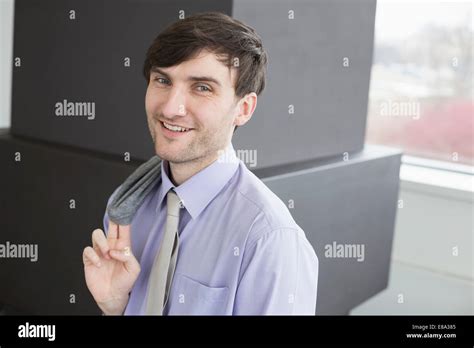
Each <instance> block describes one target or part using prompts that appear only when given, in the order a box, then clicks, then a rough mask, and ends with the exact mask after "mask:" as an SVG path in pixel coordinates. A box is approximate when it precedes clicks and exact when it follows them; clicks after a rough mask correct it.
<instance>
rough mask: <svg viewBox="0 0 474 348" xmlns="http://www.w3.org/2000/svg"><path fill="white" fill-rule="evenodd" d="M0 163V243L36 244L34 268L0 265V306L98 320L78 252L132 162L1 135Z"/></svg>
mask: <svg viewBox="0 0 474 348" xmlns="http://www.w3.org/2000/svg"><path fill="white" fill-rule="evenodd" d="M16 152H20V153H21V162H15V161H14V158H15V153H16ZM0 163H1V164H2V167H1V168H2V170H1V172H0V192H1V195H0V219H1V233H0V243H1V244H5V243H6V242H7V241H9V242H10V243H13V244H37V245H38V261H37V262H31V261H30V260H28V259H20V258H17V259H15V258H2V259H0V279H1V286H0V304H1V303H6V304H8V305H10V306H13V308H14V309H16V310H18V311H20V312H22V313H26V314H100V311H99V310H98V308H97V306H96V304H95V302H94V300H93V298H92V296H91V294H90V292H89V290H88V289H87V286H86V283H85V279H84V271H83V270H84V266H83V263H82V250H83V249H84V248H85V247H86V246H88V245H91V243H92V242H91V235H92V231H93V230H94V229H96V228H101V229H102V228H103V227H102V219H103V215H104V212H105V207H106V204H107V199H108V198H109V196H110V194H111V193H112V192H113V190H114V189H115V188H116V187H118V186H119V185H120V184H121V182H122V181H123V180H124V179H125V178H126V177H127V176H128V175H129V174H130V173H131V172H132V171H133V170H134V169H135V168H136V166H137V165H138V164H137V163H134V164H130V163H125V162H121V161H120V160H117V159H115V160H111V159H110V158H108V157H99V156H91V154H90V153H87V152H78V151H71V150H70V149H68V148H62V149H59V148H55V147H52V146H47V145H43V144H41V143H38V142H29V141H22V140H19V139H18V138H13V137H11V136H9V135H1V136H0ZM70 199H74V200H75V204H76V209H70V208H69V202H70ZM70 294H74V295H75V298H76V299H75V300H76V303H75V304H71V303H69V296H70ZM0 307H1V305H0Z"/></svg>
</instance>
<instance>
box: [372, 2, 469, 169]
mask: <svg viewBox="0 0 474 348" xmlns="http://www.w3.org/2000/svg"><path fill="white" fill-rule="evenodd" d="M472 12H473V3H472V2H471V1H443V2H441V1H420V0H418V1H400V0H398V1H388V0H378V1H377V12H376V23H375V42H374V60H373V66H372V71H371V83H370V91H369V105H368V119H367V137H366V139H367V143H372V144H381V145H387V146H394V147H398V148H401V149H403V152H404V154H405V155H410V156H417V157H423V158H425V159H434V160H441V161H446V162H451V163H457V164H464V165H469V166H473V165H474V141H473V137H474V107H473V70H472V65H473V64H472V59H473V27H472V25H473V24H472V20H473V18H472Z"/></svg>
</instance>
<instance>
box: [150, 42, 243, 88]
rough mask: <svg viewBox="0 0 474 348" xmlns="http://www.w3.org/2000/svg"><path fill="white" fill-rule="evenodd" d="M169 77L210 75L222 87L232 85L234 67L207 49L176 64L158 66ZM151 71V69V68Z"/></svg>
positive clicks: (183, 78) (180, 77)
mask: <svg viewBox="0 0 474 348" xmlns="http://www.w3.org/2000/svg"><path fill="white" fill-rule="evenodd" d="M159 69H160V70H161V71H163V72H164V73H166V74H167V75H168V76H169V77H171V78H176V79H182V80H186V79H188V78H190V77H194V76H206V77H212V78H214V79H216V80H217V81H219V83H220V84H221V86H223V87H233V86H234V80H235V77H236V69H235V68H233V67H232V68H229V67H228V66H226V65H225V64H224V63H222V62H220V61H219V60H218V57H217V56H216V55H215V54H214V53H212V52H209V51H206V50H203V51H201V52H200V53H199V54H197V55H196V56H195V57H193V58H191V59H189V60H187V61H184V62H182V63H180V64H178V65H175V66H171V67H167V68H161V67H160V68H159ZM152 71H153V69H152Z"/></svg>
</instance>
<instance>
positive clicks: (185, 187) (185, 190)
mask: <svg viewBox="0 0 474 348" xmlns="http://www.w3.org/2000/svg"><path fill="white" fill-rule="evenodd" d="M239 162H240V160H239V159H238V158H237V156H236V155H235V151H234V147H233V146H232V143H231V142H230V143H229V145H228V146H227V147H226V148H225V150H224V151H221V153H220V154H219V157H218V159H217V160H216V161H214V162H213V163H211V164H210V165H209V166H207V167H206V168H204V169H202V170H201V171H200V172H198V173H196V174H194V175H193V176H192V177H190V178H189V179H188V180H186V181H185V182H183V183H182V184H181V185H179V186H175V185H174V184H173V183H172V182H171V180H170V178H169V162H168V161H166V160H163V161H162V162H161V189H160V190H159V193H158V202H157V205H156V210H155V211H156V213H158V211H159V208H160V207H161V204H162V202H163V200H164V198H165V197H166V194H167V193H168V191H169V190H170V189H174V191H175V192H176V194H177V195H178V196H179V198H180V199H181V201H182V204H183V205H184V207H185V208H186V210H187V211H188V212H189V214H190V215H191V217H192V218H193V219H195V218H197V217H198V216H199V214H200V213H201V212H202V211H203V210H204V208H206V207H207V205H208V204H209V203H210V202H211V201H212V199H213V198H214V197H215V196H216V195H217V194H218V193H219V192H220V190H221V189H222V188H223V187H224V185H225V184H227V182H228V181H229V180H230V179H231V178H232V176H233V175H234V173H235V171H236V170H237V168H238V166H239Z"/></svg>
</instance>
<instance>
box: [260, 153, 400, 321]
mask: <svg viewBox="0 0 474 348" xmlns="http://www.w3.org/2000/svg"><path fill="white" fill-rule="evenodd" d="M400 155H401V154H400V153H399V152H398V151H397V150H393V149H388V148H383V147H375V146H371V147H367V148H366V149H365V150H364V151H363V152H361V153H359V154H357V155H355V156H351V157H350V159H349V160H348V161H347V162H344V161H332V162H331V161H326V162H325V163H321V164H320V165H318V166H316V167H313V168H306V169H303V170H299V169H298V168H296V167H295V168H294V171H292V172H287V173H280V174H279V175H277V176H272V177H269V178H265V177H263V181H264V182H265V184H266V185H267V186H268V187H270V189H271V190H272V191H273V192H275V193H276V194H277V195H278V196H279V197H280V198H281V199H282V200H283V201H284V202H285V203H288V202H289V200H290V199H291V200H293V201H294V208H293V209H290V211H291V213H292V215H293V217H294V218H295V220H296V222H297V223H298V224H299V225H300V226H301V228H303V230H304V231H305V233H306V236H307V238H308V239H309V241H310V242H311V244H312V245H313V247H314V249H315V251H316V254H317V255H318V258H319V264H320V274H319V289H318V303H317V311H316V312H317V314H348V313H349V311H350V310H351V309H352V308H353V307H355V306H357V305H358V304H360V303H362V302H363V301H365V300H366V299H368V298H370V297H371V296H373V295H374V294H376V293H378V292H380V291H381V290H383V289H385V288H386V287H387V283H388V276H389V269H390V258H391V253H392V241H393V231H394V224H395V216H396V209H397V197H398V185H399V179H398V178H399V168H400ZM256 174H258V175H259V176H260V177H262V176H264V175H267V173H262V172H260V173H258V172H257V173H256ZM333 242H336V243H337V244H363V245H364V260H363V261H362V262H358V261H357V260H356V259H355V258H326V257H325V246H326V245H332V243H333Z"/></svg>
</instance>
